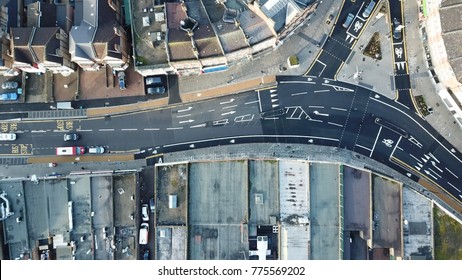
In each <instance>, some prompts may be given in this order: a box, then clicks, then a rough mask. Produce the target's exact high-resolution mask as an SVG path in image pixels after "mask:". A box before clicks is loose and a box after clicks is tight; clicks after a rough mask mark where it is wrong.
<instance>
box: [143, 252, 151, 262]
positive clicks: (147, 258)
mask: <svg viewBox="0 0 462 280" xmlns="http://www.w3.org/2000/svg"><path fill="white" fill-rule="evenodd" d="M150 255H151V254H150V253H149V250H144V252H143V260H150V259H151V258H150V257H151V256H150Z"/></svg>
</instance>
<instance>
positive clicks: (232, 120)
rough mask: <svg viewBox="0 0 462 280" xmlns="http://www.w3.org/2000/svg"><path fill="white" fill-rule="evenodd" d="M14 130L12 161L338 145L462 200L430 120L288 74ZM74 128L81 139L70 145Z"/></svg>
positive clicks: (456, 169)
mask: <svg viewBox="0 0 462 280" xmlns="http://www.w3.org/2000/svg"><path fill="white" fill-rule="evenodd" d="M10 125H14V126H15V129H16V130H17V133H18V139H17V141H14V142H13V143H12V144H3V145H2V146H0V151H1V153H2V154H4V155H7V154H8V155H18V154H21V153H23V152H25V153H24V154H33V155H34V156H35V155H52V154H54V153H55V147H57V146H64V145H83V146H92V145H101V146H104V147H106V149H107V151H108V152H109V153H117V152H126V151H132V152H133V153H135V154H136V157H137V158H154V157H155V158H156V159H157V160H158V159H159V158H161V155H162V153H167V152H172V151H178V150H185V149H195V148H202V147H210V146H219V145H232V144H238V143H254V142H281V143H302V144H316V145H325V146H334V147H338V148H340V149H348V150H351V151H354V152H357V153H359V154H362V155H365V156H368V157H370V158H372V159H374V160H376V161H378V162H381V163H383V164H386V165H388V166H390V167H392V168H393V169H395V170H397V171H399V172H401V173H402V174H404V175H407V176H409V177H410V178H411V179H413V180H415V181H418V180H419V179H420V178H425V179H426V180H428V181H430V182H433V183H434V184H436V185H439V186H441V187H442V188H443V189H445V190H446V192H447V193H449V194H451V195H452V196H453V197H455V198H456V199H458V200H459V201H462V192H461V189H462V185H461V183H460V182H461V180H460V178H462V155H461V153H460V152H459V151H456V150H455V148H454V147H452V146H451V145H450V144H449V143H448V142H447V141H446V140H445V139H443V138H442V137H441V136H439V135H438V133H437V132H436V131H435V130H434V129H433V128H432V127H431V126H430V125H429V124H428V123H427V122H426V121H425V120H424V119H422V118H421V117H419V116H418V115H417V114H416V113H415V112H413V111H412V110H411V109H409V108H408V107H406V106H404V105H402V104H400V103H398V102H396V101H393V100H389V99H387V98H386V97H384V96H382V95H380V94H378V93H376V92H373V91H371V90H369V89H366V88H362V87H358V86H355V85H351V84H347V83H342V82H338V81H334V80H331V79H326V78H316V77H309V76H308V77H307V76H305V77H298V76H280V77H278V86H277V87H274V88H268V89H265V90H261V91H249V92H244V93H241V94H236V95H231V96H225V97H221V98H216V99H213V100H208V101H201V102H196V103H189V104H186V105H184V104H181V105H178V106H172V107H169V108H164V109H156V110H148V111H143V112H136V113H129V114H123V115H118V116H112V117H106V118H93V119H81V120H67V121H56V120H54V121H51V120H48V121H24V122H18V123H12V124H10ZM68 130H72V131H77V132H78V133H79V134H80V135H81V138H80V139H79V140H78V141H76V142H64V141H63V134H64V133H65V132H66V131H68ZM83 157H85V155H84V156H83ZM101 158H103V159H104V155H102V156H101ZM151 164H152V163H151Z"/></svg>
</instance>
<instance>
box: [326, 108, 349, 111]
mask: <svg viewBox="0 0 462 280" xmlns="http://www.w3.org/2000/svg"><path fill="white" fill-rule="evenodd" d="M330 108H331V109H332V110H337V111H344V112H346V111H348V110H347V109H343V108H337V107H330Z"/></svg>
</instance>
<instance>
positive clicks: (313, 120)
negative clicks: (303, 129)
mask: <svg viewBox="0 0 462 280" xmlns="http://www.w3.org/2000/svg"><path fill="white" fill-rule="evenodd" d="M309 121H312V122H321V123H322V121H321V120H315V119H309Z"/></svg>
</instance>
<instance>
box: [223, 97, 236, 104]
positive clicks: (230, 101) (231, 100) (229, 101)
mask: <svg viewBox="0 0 462 280" xmlns="http://www.w3.org/2000/svg"><path fill="white" fill-rule="evenodd" d="M233 101H234V98H231V99H230V100H228V101H223V102H220V105H223V104H228V103H232V102H233Z"/></svg>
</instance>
